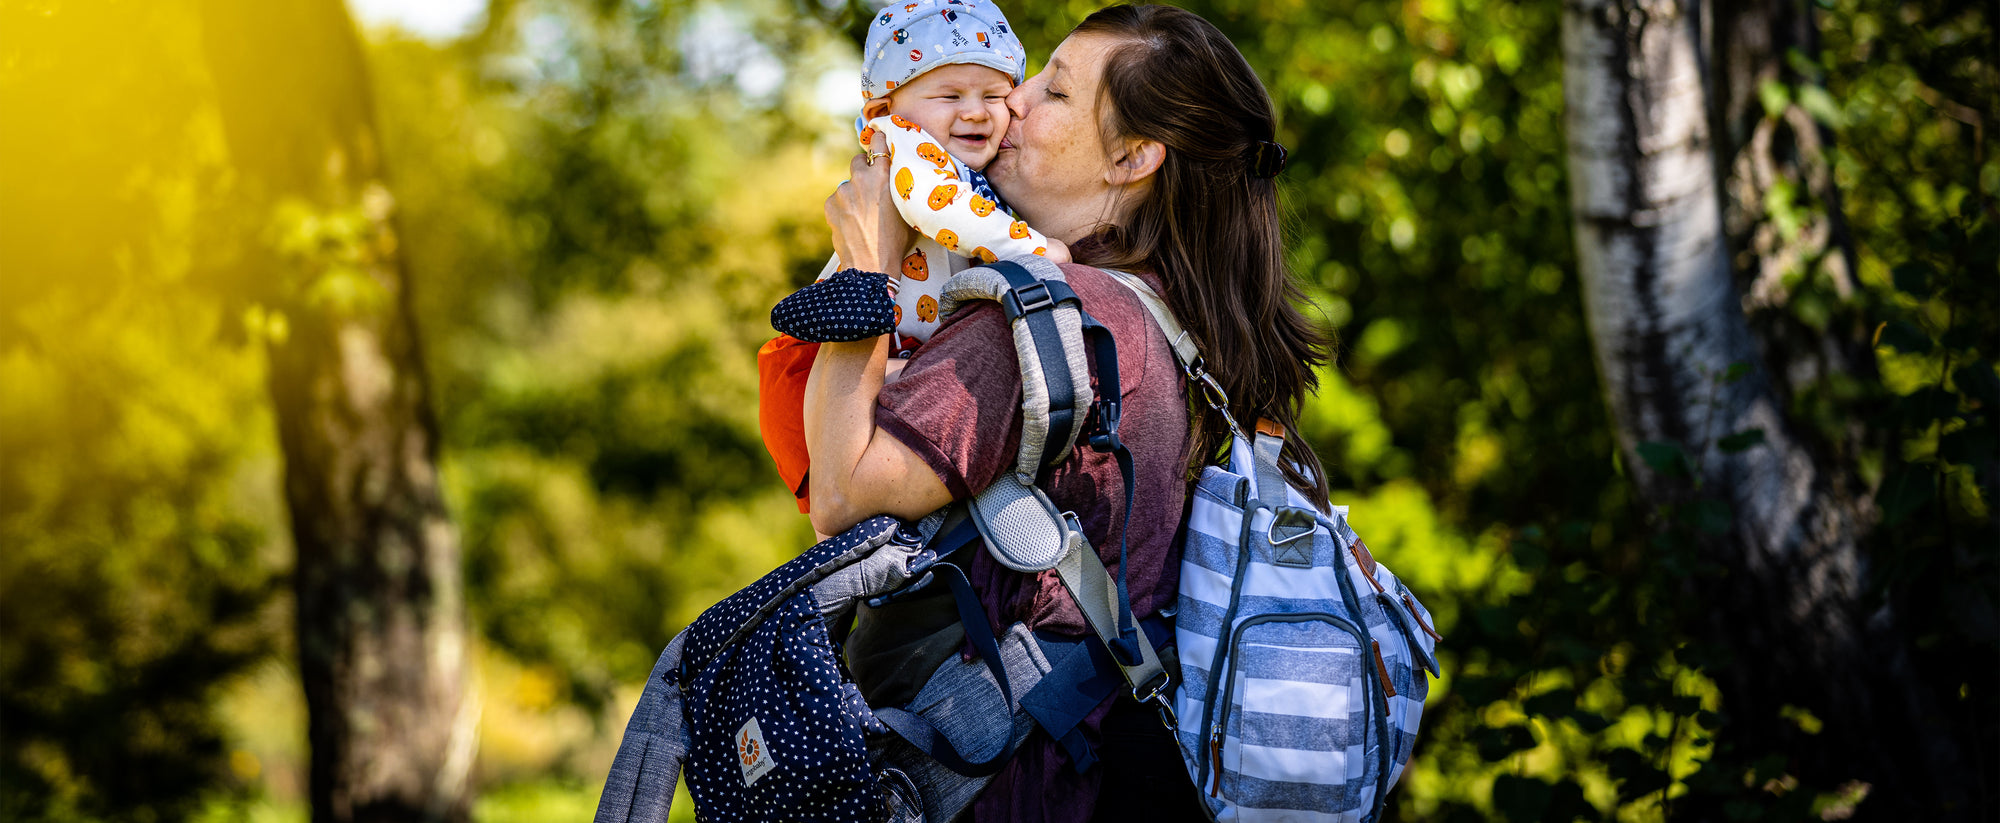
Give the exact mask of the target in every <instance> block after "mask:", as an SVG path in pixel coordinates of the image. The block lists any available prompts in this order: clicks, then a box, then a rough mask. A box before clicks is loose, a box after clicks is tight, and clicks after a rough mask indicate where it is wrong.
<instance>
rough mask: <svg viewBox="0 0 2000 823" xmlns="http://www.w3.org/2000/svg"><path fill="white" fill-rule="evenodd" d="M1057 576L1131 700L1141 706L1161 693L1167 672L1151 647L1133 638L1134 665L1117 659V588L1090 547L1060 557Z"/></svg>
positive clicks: (1157, 654)
mask: <svg viewBox="0 0 2000 823" xmlns="http://www.w3.org/2000/svg"><path fill="white" fill-rule="evenodd" d="M1056 576H1057V577H1058V578H1060V579H1061V580H1062V583H1063V588H1065V589H1068V590H1069V593H1070V596H1071V597H1072V598H1075V599H1076V605H1077V606H1078V607H1079V608H1081V609H1082V610H1083V617H1084V621H1085V622H1087V623H1089V624H1090V629H1091V631H1092V632H1094V633H1096V635H1097V637H1098V639H1099V640H1100V641H1102V642H1103V643H1104V646H1105V648H1106V649H1108V650H1110V651H1111V652H1112V655H1111V658H1112V662H1114V663H1117V664H1118V670H1119V672H1120V673H1121V674H1123V675H1124V676H1125V685H1126V686H1128V687H1130V688H1131V689H1132V696H1133V698H1134V699H1138V700H1140V701H1142V702H1143V701H1144V700H1146V699H1149V698H1152V697H1154V696H1156V695H1157V694H1158V693H1160V692H1161V691H1162V690H1164V689H1165V688H1166V686H1167V683H1166V681H1167V670H1166V667H1165V666H1162V665H1160V655H1159V653H1158V652H1156V651H1154V650H1153V644H1151V643H1140V642H1137V638H1136V637H1134V638H1133V640H1134V642H1133V643H1131V644H1130V645H1132V646H1137V647H1138V648H1137V649H1136V651H1138V653H1139V654H1138V659H1137V661H1136V663H1134V664H1127V662H1126V661H1125V660H1123V659H1120V655H1119V654H1118V647H1119V645H1124V644H1120V643H1119V642H1118V641H1119V640H1120V639H1121V638H1120V637H1119V634H1118V605H1119V604H1118V603H1117V597H1118V588H1117V586H1116V585H1115V584H1114V582H1113V579H1112V577H1111V572H1110V571H1109V570H1107V569H1105V568H1104V561H1103V560H1100V559H1098V557H1097V552H1095V551H1092V550H1091V549H1090V546H1089V544H1084V545H1082V546H1080V547H1079V550H1078V551H1073V552H1070V553H1069V554H1066V555H1063V559H1062V562H1061V563H1057V564H1056ZM1127 605H1128V608H1129V604H1127ZM1128 614H1129V612H1128Z"/></svg>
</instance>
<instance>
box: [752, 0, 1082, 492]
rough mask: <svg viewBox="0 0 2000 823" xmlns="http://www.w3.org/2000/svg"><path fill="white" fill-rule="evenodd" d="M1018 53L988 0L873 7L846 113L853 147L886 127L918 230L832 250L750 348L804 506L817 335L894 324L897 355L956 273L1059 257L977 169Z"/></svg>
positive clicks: (828, 337)
mask: <svg viewBox="0 0 2000 823" xmlns="http://www.w3.org/2000/svg"><path fill="white" fill-rule="evenodd" d="M1026 63H1027V59H1026V53H1025V50H1024V49H1023V47H1022V46H1021V41H1020V39H1019V38H1017V37H1015V36H1014V32H1013V30H1012V28H1011V27H1010V26H1009V25H1008V24H1007V18H1006V16H1005V15H1003V14H1001V13H1000V9H999V8H998V7H996V6H994V5H993V4H992V3H990V2H987V0H917V2H912V3H906V4H898V5H894V6H889V7H887V8H884V9H882V10H881V11H880V12H879V13H877V14H876V16H875V19H874V21H873V22H872V23H871V24H870V26H869V29H868V40H867V44H866V46H865V48H864V49H863V51H862V67H861V85H862V92H861V94H862V98H863V99H864V100H865V101H866V102H865V103H864V104H863V106H862V116H861V117H859V118H856V120H855V125H856V128H857V129H858V130H859V132H860V138H861V146H862V151H864V152H869V151H873V149H870V148H869V143H870V140H871V138H873V137H874V136H876V135H878V134H879V135H881V136H882V137H883V139H884V142H885V143H886V144H887V150H886V153H885V156H882V157H879V158H877V159H875V160H874V162H878V163H879V162H887V163H889V164H890V173H891V175H890V176H891V180H892V181H893V185H894V186H895V193H896V196H894V197H892V198H891V201H892V202H894V203H895V204H896V208H897V210H898V211H899V212H900V213H901V214H902V216H903V219H904V220H905V221H908V223H909V224H910V226H911V228H914V229H916V231H917V234H918V235H919V236H918V238H917V240H916V242H915V244H914V245H912V246H911V248H910V249H909V250H908V251H907V252H906V253H905V254H904V256H903V262H902V265H901V266H900V267H899V270H897V271H892V272H885V273H882V274H870V273H866V272H861V271H857V270H853V269H849V268H847V266H846V264H844V263H843V262H842V261H840V260H839V259H838V258H837V257H836V258H835V259H834V260H830V261H828V262H827V265H826V268H825V269H824V270H823V271H821V272H820V276H819V279H818V280H816V281H815V282H814V283H812V284H811V285H808V286H806V287H805V288H803V289H800V290H799V291H798V292H796V293H794V294H793V295H791V296H789V297H787V298H785V299H784V300H783V301H780V302H779V304H778V306H777V308H775V309H774V310H773V311H772V312H771V320H772V325H774V326H776V327H777V328H778V330H779V331H781V332H784V334H782V335H780V336H779V337H778V338H777V339H775V340H772V341H771V342H770V343H767V344H765V346H764V348H763V349H762V350H761V351H759V352H758V353H757V367H758V372H759V383H760V387H759V389H760V390H759V396H758V405H759V418H760V420H759V422H760V424H761V426H762V428H763V434H764V446H765V448H766V449H768V450H769V451H770V452H771V456H772V458H773V459H774V460H775V461H776V462H777V464H778V473H779V474H780V475H781V476H783V477H784V479H785V482H786V483H787V484H788V485H789V486H790V487H791V488H792V490H793V493H794V494H795V495H796V496H797V497H798V499H799V510H800V511H806V510H807V509H808V501H807V500H806V492H805V489H806V482H805V481H806V469H807V466H808V460H807V456H806V449H805V435H804V413H803V408H802V401H803V398H804V394H805V383H806V376H807V374H808V373H809V372H810V371H811V370H812V360H813V356H814V355H815V354H816V353H817V351H818V348H819V347H818V345H817V344H818V342H824V341H835V340H858V339H863V338H866V337H872V336H875V335H881V334H889V333H890V332H892V331H893V332H894V334H895V336H894V337H893V338H892V342H891V346H890V355H891V357H892V358H900V357H907V356H909V354H910V353H912V352H913V351H914V350H915V349H916V347H917V346H919V345H922V344H923V342H924V341H926V340H929V339H930V336H931V334H932V333H933V332H935V331H937V328H938V324H939V322H940V321H941V320H942V319H943V318H940V317H939V316H938V299H939V296H940V294H941V293H942V292H943V289H944V281H946V280H948V279H950V277H951V276H952V275H953V274H955V273H957V272H959V271H962V270H964V269H967V268H970V267H973V266H977V265H979V264H980V263H982V262H992V261H994V260H996V259H1000V258H1005V257H1015V256H1020V255H1028V254H1035V255H1042V256H1047V257H1052V258H1054V259H1056V260H1058V261H1066V260H1068V259H1069V254H1068V251H1069V250H1068V248H1067V247H1065V246H1064V245H1063V244H1062V242H1061V241H1059V240H1055V239H1053V238H1050V237H1046V236H1044V235H1043V234H1042V233H1041V232H1038V231H1035V230H1034V229H1032V228H1029V227H1028V225H1027V224H1026V223H1023V222H1021V221H1019V220H1016V219H1014V216H1013V214H1012V213H1011V212H1010V211H1009V210H1008V209H1007V208H1006V206H1005V205H1004V204H1003V203H1002V202H1001V199H1000V197H999V195H998V194H996V193H995V192H994V191H993V188H992V187H991V186H990V185H988V184H987V182H986V178H985V177H984V176H982V175H981V174H980V173H979V172H980V171H981V170H983V169H985V168H986V165H987V164H988V163H990V162H992V161H993V157H994V156H995V155H996V154H998V153H999V151H1000V139H1001V137H1003V136H1004V135H1005V134H1006V132H1007V125H1008V121H1009V118H1010V116H1011V115H1010V114H1009V112H1008V110H1007V104H1006V98H1007V94H1008V93H1009V92H1011V91H1013V89H1014V86H1015V84H1017V83H1019V82H1021V80H1022V79H1023V78H1024V77H1025V76H1026V69H1027V66H1026ZM883 274H886V275H887V276H886V278H884V277H883V276H882V275H883ZM885 279H886V282H885ZM897 363H898V361H895V360H892V371H893V366H894V365H896V364H897Z"/></svg>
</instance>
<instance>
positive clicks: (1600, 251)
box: [1562, 0, 1871, 744]
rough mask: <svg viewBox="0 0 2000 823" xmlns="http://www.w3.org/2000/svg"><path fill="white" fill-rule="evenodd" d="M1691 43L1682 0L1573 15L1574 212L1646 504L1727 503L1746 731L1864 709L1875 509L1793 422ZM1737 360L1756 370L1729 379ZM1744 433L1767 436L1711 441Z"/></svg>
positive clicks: (1716, 630)
mask: <svg viewBox="0 0 2000 823" xmlns="http://www.w3.org/2000/svg"><path fill="white" fill-rule="evenodd" d="M1696 37H1697V35H1696V32H1695V27H1694V25H1693V21H1692V20H1691V18H1690V17H1688V16H1687V15H1686V14H1685V9H1684V7H1683V6H1682V5H1681V4H1679V3H1676V2H1672V1H1671V0H1569V1H1568V2H1567V3H1566V4H1565V8H1564V16H1563V34H1562V45H1563V56H1564V61H1565V64H1564V65H1565V68H1564V97H1565V100H1566V103H1567V111H1566V114H1565V119H1566V124H1567V129H1568V141H1569V145H1568V154H1569V164H1570V181H1571V183H1570V185H1571V206H1572V209H1573V220H1574V224H1575V230H1576V242H1577V255H1578V266H1579V269H1580V273H1581V277H1582V282H1583V287H1584V296H1585V302H1586V305H1585V309H1586V314H1587V317H1588V320H1589V323H1590V328H1591V334H1592V338H1593V343H1594V348H1595V351H1596V356H1597V364H1598V367H1599V369H1600V370H1601V373H1602V375H1603V378H1604V387H1605V392H1606V395H1607V400H1608V401H1609V404H1610V407H1611V410H1612V415H1613V418H1614V420H1615V422H1616V426H1617V430H1618V438H1619V443H1620V445H1621V447H1622V448H1623V450H1624V452H1625V458H1626V459H1625V465H1626V467H1627V469H1628V470H1629V471H1630V472H1631V473H1632V474H1633V476H1634V477H1635V478H1636V479H1637V481H1638V484H1639V487H1640V489H1641V491H1642V492H1643V493H1644V495H1645V497H1646V499H1647V500H1649V501H1651V502H1653V503H1681V502H1688V501H1690V500H1693V499H1696V498H1697V496H1699V497H1704V498H1711V499H1720V500H1722V501H1724V502H1727V503H1728V504H1729V505H1730V506H1731V510H1732V513H1733V516H1734V520H1733V522H1732V523H1731V527H1730V531H1729V533H1728V534H1726V535H1723V536H1721V537H1719V538H1717V539H1716V540H1714V541H1712V544H1711V547H1712V548H1713V549H1714V550H1715V551H1716V553H1717V559H1718V560H1720V561H1722V562H1723V563H1724V564H1725V565H1726V566H1727V567H1728V568H1729V570H1730V571H1729V573H1728V576H1727V578H1726V579H1724V580H1721V581H1715V582H1713V583H1711V582H1704V583H1703V584H1702V585H1701V586H1700V587H1698V589H1697V590H1699V591H1702V592H1703V593H1704V594H1705V595H1707V596H1709V597H1713V598H1715V600H1716V601H1717V602H1714V603H1713V604H1712V606H1713V609H1714V615H1715V617H1714V621H1715V623H1714V625H1712V626H1710V627H1709V633H1710V635H1711V638H1712V639H1715V640H1718V641H1720V642H1722V643H1726V644H1727V645H1728V646H1729V647H1731V648H1732V650H1733V651H1735V652H1736V654H1737V656H1738V658H1739V659H1746V662H1747V660H1749V659H1754V660H1756V661H1758V664H1757V665H1756V666H1747V665H1746V666H1743V667H1741V668H1742V669H1743V671H1728V672H1720V673H1711V674H1714V675H1716V676H1718V680H1719V681H1720V683H1721V685H1722V687H1723V692H1724V697H1725V700H1726V701H1733V702H1732V704H1731V705H1729V706H1726V707H1725V711H1729V712H1731V713H1732V714H1737V713H1741V714H1740V716H1741V717H1742V718H1743V719H1744V720H1746V721H1748V722H1749V723H1750V724H1751V725H1755V724H1756V723H1757V722H1759V721H1758V720H1755V719H1752V717H1753V716H1754V717H1755V718H1760V719H1761V718H1766V717H1768V718H1775V716H1776V714H1777V711H1778V709H1779V706H1780V705H1781V704H1782V703H1785V702H1796V703H1798V704H1799V705H1807V706H1809V707H1811V708H1813V710H1814V711H1817V712H1836V713H1838V714H1837V715H1836V716H1840V715H1847V714H1849V713H1850V712H1865V711H1867V710H1868V707H1869V705H1870V703H1871V701H1870V699H1869V698H1870V689H1869V687H1868V686H1867V685H1866V680H1867V678H1868V677H1869V676H1870V673H1869V672H1868V671H1866V667H1867V665H1868V663H1867V658H1865V657H1864V656H1863V655H1864V652H1865V650H1864V649H1863V648H1862V646H1863V644H1862V642H1861V637H1862V635H1863V632H1864V623H1865V621H1864V616H1862V615H1860V614H1857V604H1858V602H1859V599H1860V597H1861V595H1862V582H1861V581H1862V579H1863V569H1862V564H1861V560H1860V552H1859V551H1858V547H1857V545H1856V544H1857V541H1858V540H1859V538H1860V536H1861V535H1860V532H1861V531H1862V529H1863V527H1864V526H1865V525H1866V517H1865V516H1862V515H1865V512H1863V513H1860V514H1857V511H1856V507H1855V506H1854V504H1853V501H1851V500H1849V499H1847V498H1846V496H1844V495H1839V494H1830V493H1828V489H1829V487H1830V484H1832V481H1831V479H1830V478H1831V473H1830V469H1829V468H1828V467H1823V466H1820V465H1817V464H1816V463H1815V458H1814V456H1813V454H1812V453H1811V452H1810V450H1808V449H1807V448H1806V446H1805V444H1804V443H1802V442H1800V441H1799V440H1798V438H1797V437H1796V436H1795V435H1794V433H1793V431H1792V429H1791V428H1790V427H1789V426H1788V424H1787V422H1786V420H1785V418H1784V415H1783V408H1782V405H1781V403H1780V402H1779V400H1778V395H1777V394H1776V393H1775V392H1774V391H1773V390H1772V386H1771V382H1770V380H1769V378H1768V375H1767V374H1766V373H1765V371H1764V369H1763V367H1762V364H1761V358H1760V356H1759V353H1758V348H1757V344H1756V341H1755V339H1754V338H1753V336H1752V334H1751V331H1750V328H1749V325H1748V322H1747V321H1746V319H1745V316H1744V314H1743V310H1742V305H1743V301H1742V298H1741V295H1740V294H1739V293H1738V291H1737V288H1736V286H1735V284H1734V281H1733V278H1732V273H1731V268H1730V260H1729V252H1728V246H1727V240H1726V236H1725V235H1724V231H1723V222H1722V214H1721V208H1720V204H1721V202H1722V201H1721V196H1720V193H1719V192H1718V190H1717V188H1716V187H1717V179H1718V177H1717V174H1716V169H1715V164H1714V161H1713V159H1712V155H1711V152H1710V145H1709V132H1708V129H1709V123H1708V119H1707V113H1708V111H1707V100H1706V92H1705V91H1704V84H1703V77H1702V75H1701V66H1700V63H1699V60H1698V54H1697V39H1696ZM1735 364H1743V367H1745V368H1748V369H1749V372H1748V374H1747V375H1745V376H1744V377H1743V378H1742V379H1739V380H1736V381H1734V382H1726V381H1725V379H1724V375H1725V374H1726V373H1727V372H1728V370H1729V369H1730V367H1731V366H1732V365H1735ZM1748 429H1761V430H1762V431H1763V433H1764V438H1765V441H1764V443H1763V445H1760V446H1756V447H1753V448H1751V449H1749V450H1747V451H1741V452H1738V453H1734V454H1729V453H1724V452H1723V451H1722V450H1721V449H1719V448H1718V447H1717V445H1716V443H1717V441H1718V440H1720V439H1721V438H1723V437H1726V436H1728V435H1730V434H1733V433H1736V432H1741V431H1745V430H1748ZM1646 441H1655V442H1662V443H1671V444H1674V445H1677V446H1679V447H1680V448H1681V449H1682V451H1683V452H1684V453H1685V454H1686V455H1687V457H1688V459H1689V460H1690V461H1691V463H1692V464H1693V467H1694V471H1695V473H1696V475H1697V477H1696V480H1697V482H1698V485H1696V484H1695V483H1689V482H1688V481H1687V480H1685V479H1677V478H1673V477H1670V476H1663V475H1662V474H1661V473H1659V472H1656V471H1653V470H1652V469H1650V468H1649V467H1648V466H1647V465H1646V464H1645V463H1644V462H1643V461H1642V460H1640V459H1638V457H1637V455H1636V452H1635V448H1636V447H1637V445H1638V444H1640V443H1642V442H1646ZM1709 605H1710V604H1707V603H1705V604H1704V606H1709ZM1725 623H1726V625H1725ZM1732 668H1736V667H1732ZM1822 716H1825V715H1824V714H1823V715H1822ZM1864 716H1865V715H1864ZM1829 719H1831V718H1829ZM1841 719H1843V720H1844V719H1846V718H1845V717H1841ZM1767 728H1768V727H1767ZM1752 736H1753V737H1755V736H1757V735H1755V734H1753V735H1752ZM1762 742H1763V743H1764V744H1772V743H1775V741H1771V740H1764V741H1762Z"/></svg>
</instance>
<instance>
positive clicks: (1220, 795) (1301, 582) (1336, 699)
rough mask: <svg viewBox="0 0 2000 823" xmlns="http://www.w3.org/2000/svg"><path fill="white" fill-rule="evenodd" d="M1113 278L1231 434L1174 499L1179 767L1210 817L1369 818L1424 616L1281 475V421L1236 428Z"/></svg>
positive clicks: (1411, 686) (1419, 704) (1156, 303)
mask: <svg viewBox="0 0 2000 823" xmlns="http://www.w3.org/2000/svg"><path fill="white" fill-rule="evenodd" d="M1114 274H1117V273H1115V272H1114ZM1119 279H1120V281H1121V282H1123V283H1125V284H1126V285H1127V286H1129V287H1131V288H1132V290H1133V291H1134V292H1136V293H1138V295H1139V297H1140V302H1142V303H1144V304H1145V305H1146V307H1147V308H1148V309H1149V310H1151V311H1152V313H1153V318H1154V320H1155V321H1157V322H1158V323H1159V324H1160V327H1161V328H1162V329H1163V330H1164V331H1165V332H1166V334H1167V337H1168V339H1169V340H1170V341H1172V342H1173V348H1174V354H1175V356H1176V358H1177V359H1179V361H1180V363H1181V366H1182V368H1183V370H1184V371H1185V372H1186V373H1187V376H1188V384H1189V387H1190V390H1192V391H1198V392H1203V393H1205V394H1206V395H1207V397H1206V401H1207V402H1208V404H1209V405H1210V407H1211V408H1213V409H1215V410H1217V411H1218V412H1220V413H1221V414H1222V416H1223V418H1224V419H1225V420H1227V421H1228V423H1229V426H1230V428H1231V430H1233V431H1235V432H1236V435H1235V438H1234V440H1235V442H1234V444H1233V445H1232V446H1231V448H1230V458H1229V465H1228V466H1227V467H1223V466H1209V467H1207V468H1206V469H1204V470H1203V472H1202V474H1201V477H1200V478H1199V479H1198V480H1197V481H1196V483H1195V488H1194V493H1193V495H1192V499H1191V500H1190V501H1189V506H1188V520H1187V529H1186V543H1185V546H1184V548H1183V553H1182V559H1181V582H1180V600H1179V607H1178V609H1177V612H1178V613H1177V615H1176V617H1175V639H1176V643H1177V645H1178V646H1179V652H1180V664H1181V678H1182V682H1181V683H1180V687H1179V689H1178V690H1177V692H1176V695H1175V698H1174V701H1173V707H1174V715H1175V721H1176V722H1177V724H1178V737H1179V739H1180V743H1181V755H1182V758H1183V759H1184V760H1185V761H1186V763H1187V767H1188V772H1189V773H1190V774H1191V775H1193V777H1194V782H1195V785H1196V787H1197V788H1199V789H1200V791H1201V795H1202V798H1203V800H1204V802H1206V803H1207V805H1208V810H1209V812H1210V814H1211V815H1213V816H1214V818H1215V819H1216V820H1218V821H1231V820H1243V821H1250V820H1314V821H1357V822H1358V821H1373V820H1377V819H1379V818H1380V816H1381V811H1382V808H1383V805H1384V799H1385V798H1386V797H1387V795H1388V792H1389V789H1390V788H1391V787H1393V786H1394V785H1395V783H1396V779H1397V778H1398V777H1400V776H1401V775H1402V771H1403V766H1404V764H1406V763H1407V762H1409V759H1410V753H1411V750H1412V748H1413V747H1414V745H1415V743H1416V736H1417V723H1418V721H1419V719H1421V717H1422V715H1423V709H1424V697H1425V695H1427V694H1428V693H1429V691H1430V683H1429V680H1428V679H1427V678H1426V677H1424V676H1423V674H1422V673H1420V672H1428V673H1429V674H1430V675H1432V676H1436V675H1437V673H1438V668H1437V658H1436V656H1435V644H1436V642H1437V640H1438V639H1439V638H1438V635H1437V633H1436V632H1435V631H1434V630H1433V629H1432V628H1431V616H1430V612H1429V611H1427V610H1425V609H1424V607H1423V605H1422V604H1420V603H1418V602H1417V599H1416V598H1415V597H1413V596H1412V595H1411V594H1410V590H1409V589H1408V588H1407V587H1405V586H1404V585H1403V584H1402V582H1401V581H1399V580H1397V579H1396V576H1395V575H1394V574H1392V573H1391V572H1390V571H1389V569H1388V568H1387V567H1386V566H1383V565H1381V564H1379V563H1376V562H1375V559H1374V558H1373V557H1372V556H1371V555H1370V554H1369V552H1368V547H1367V546H1366V545H1364V544H1363V543H1362V542H1361V539H1360V538H1358V537H1356V536H1355V534H1354V531H1353V530H1352V529H1350V528H1349V527H1348V524H1347V509H1346V507H1344V506H1335V507H1333V508H1332V510H1331V511H1320V510H1318V509H1317V508H1316V507H1315V506H1314V505H1313V504H1312V503H1311V502H1310V501H1309V500H1308V499H1307V498H1306V496H1305V495H1304V494H1302V493H1300V492H1299V491H1298V490H1297V489H1294V488H1292V487H1290V486H1289V485H1287V484H1286V482H1285V480H1284V476H1283V474H1282V473H1281V472H1280V470H1279V465H1280V464H1279V449H1280V448H1281V447H1282V446H1283V444H1284V439H1285V430H1284V429H1283V427H1280V426H1278V425H1277V424H1275V423H1272V422H1271V421H1269V420H1260V421H1258V425H1257V429H1256V432H1255V434H1254V435H1251V434H1248V433H1246V432H1244V431H1243V430H1242V429H1241V428H1240V427H1239V426H1237V425H1236V421H1235V420H1234V419H1233V418H1231V417H1230V416H1229V412H1228V405H1229V403H1228V399H1227V398H1226V397H1225V396H1223V394H1222V390H1221V387H1220V386H1219V385H1218V384H1217V383H1216V382H1215V381H1214V379H1213V378H1211V377H1209V376H1207V375H1206V374H1205V373H1204V371H1203V369H1202V365H1201V358H1200V355H1199V353H1198V352H1197V351H1195V349H1194V346H1193V345H1192V344H1191V343H1190V342H1189V338H1188V336H1187V335H1186V334H1184V333H1183V332H1182V331H1181V330H1180V327H1179V324H1177V323H1176V322H1175V321H1174V319H1173V316H1172V315H1171V314H1170V313H1169V312H1168V311H1167V309H1166V306H1165V304H1164V303H1162V302H1161V301H1160V299H1159V297H1158V296H1157V295H1154V294H1153V293H1152V292H1151V290H1150V289H1147V288H1146V287H1145V284H1144V283H1142V282H1140V281H1139V280H1138V279H1137V278H1133V277H1130V276H1121V277H1119Z"/></svg>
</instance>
